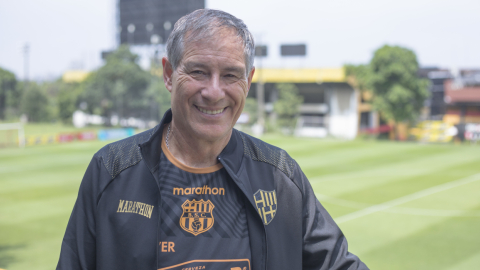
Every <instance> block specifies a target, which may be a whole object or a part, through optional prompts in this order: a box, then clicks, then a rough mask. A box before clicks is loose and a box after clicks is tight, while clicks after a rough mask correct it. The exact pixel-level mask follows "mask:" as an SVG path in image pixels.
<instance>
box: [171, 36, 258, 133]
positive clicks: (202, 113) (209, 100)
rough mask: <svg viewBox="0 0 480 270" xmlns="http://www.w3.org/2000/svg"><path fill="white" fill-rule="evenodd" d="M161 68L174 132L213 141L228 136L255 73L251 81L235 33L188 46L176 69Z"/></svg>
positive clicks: (241, 48)
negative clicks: (170, 103) (170, 107)
mask: <svg viewBox="0 0 480 270" xmlns="http://www.w3.org/2000/svg"><path fill="white" fill-rule="evenodd" d="M163 67H164V79H165V86H166V87H167V89H168V91H170V93H171V94H172V112H173V121H174V125H175V128H176V129H177V130H179V131H180V132H182V133H183V134H185V135H187V136H191V137H194V138H196V139H200V140H206V141H212V142H213V141H215V140H219V139H222V138H225V136H230V133H231V130H232V128H233V126H234V124H235V122H236V121H237V119H238V117H239V116H240V114H241V113H242V110H243V107H244V105H245V99H246V96H247V94H248V89H249V88H250V83H251V81H252V77H253V73H254V70H252V71H251V72H250V74H248V76H247V74H246V69H247V67H246V65H245V57H244V52H243V45H242V43H240V41H239V39H238V37H236V36H235V35H234V34H233V31H231V30H228V29H226V30H220V31H219V32H218V33H216V34H215V35H214V36H213V38H209V39H208V40H199V41H196V42H191V43H187V44H185V47H184V54H183V58H182V60H181V62H180V64H179V66H178V67H177V69H176V70H172V68H171V65H170V63H169V62H168V60H167V59H166V58H164V59H163Z"/></svg>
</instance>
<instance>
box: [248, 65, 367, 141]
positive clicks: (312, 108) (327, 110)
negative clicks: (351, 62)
mask: <svg viewBox="0 0 480 270" xmlns="http://www.w3.org/2000/svg"><path fill="white" fill-rule="evenodd" d="M259 81H261V82H263V86H264V99H263V100H264V101H265V112H266V113H267V114H268V115H269V116H270V117H272V116H273V103H274V102H275V101H276V100H277V99H278V93H277V89H276V88H275V84H277V83H293V84H295V85H296V86H297V87H298V89H299V94H300V95H301V96H302V97H303V99H304V103H303V104H302V105H301V106H300V114H301V116H300V118H299V120H298V123H297V128H296V130H295V133H296V135H298V136H309V137H326V136H333V137H339V138H345V139H353V138H355V137H356V136H357V131H358V93H357V91H356V90H355V89H353V88H352V87H351V86H350V85H349V84H348V83H347V82H346V81H345V73H344V70H343V68H330V69H313V68H311V69H300V68H297V69H280V68H277V69H268V68H267V69H256V72H255V76H254V77H253V83H252V87H251V88H250V92H249V94H248V96H249V97H254V98H257V89H258V83H259Z"/></svg>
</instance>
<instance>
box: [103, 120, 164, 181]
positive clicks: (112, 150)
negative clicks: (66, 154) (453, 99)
mask: <svg viewBox="0 0 480 270" xmlns="http://www.w3.org/2000/svg"><path fill="white" fill-rule="evenodd" d="M158 127H159V126H156V127H154V128H152V129H149V130H146V131H144V132H141V133H138V134H136V135H133V136H130V137H128V138H125V139H123V140H119V141H116V142H113V143H109V144H107V145H105V146H104V147H102V148H101V149H100V150H99V151H98V152H97V153H96V154H95V155H96V156H97V157H99V158H101V159H102V162H103V164H104V165H105V168H106V169H107V171H108V173H109V174H110V175H111V176H112V179H113V178H115V176H117V175H118V174H119V173H120V172H121V171H123V170H125V169H127V168H128V167H131V166H133V165H135V164H137V163H138V162H140V161H141V160H142V155H141V154H140V148H139V146H138V145H139V144H141V143H144V142H146V141H148V140H149V139H150V137H151V136H152V135H153V134H154V133H155V131H157V129H158Z"/></svg>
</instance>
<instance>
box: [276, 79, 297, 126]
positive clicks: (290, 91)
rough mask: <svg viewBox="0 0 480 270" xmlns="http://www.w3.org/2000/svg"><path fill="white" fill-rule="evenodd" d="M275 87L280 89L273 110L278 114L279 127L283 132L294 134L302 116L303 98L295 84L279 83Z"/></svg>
mask: <svg viewBox="0 0 480 270" xmlns="http://www.w3.org/2000/svg"><path fill="white" fill-rule="evenodd" d="M275 87H276V88H277V89H278V94H279V95H278V96H279V98H278V100H277V101H276V102H275V103H274V105H273V110H274V112H275V113H276V114H277V122H278V125H279V126H280V128H282V129H283V130H286V131H287V132H289V133H292V132H293V130H294V129H295V125H296V123H297V119H298V116H299V115H300V105H301V104H302V102H303V97H302V96H300V95H299V94H298V88H297V86H295V84H292V83H279V84H276V85H275Z"/></svg>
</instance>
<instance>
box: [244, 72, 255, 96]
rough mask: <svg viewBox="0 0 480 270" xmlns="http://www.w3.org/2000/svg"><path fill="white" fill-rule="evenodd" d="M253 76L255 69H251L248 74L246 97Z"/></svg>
mask: <svg viewBox="0 0 480 270" xmlns="http://www.w3.org/2000/svg"><path fill="white" fill-rule="evenodd" d="M253 74H255V67H253V68H252V70H251V71H250V74H248V77H247V81H248V89H247V93H246V95H248V91H250V85H252V79H253Z"/></svg>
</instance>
